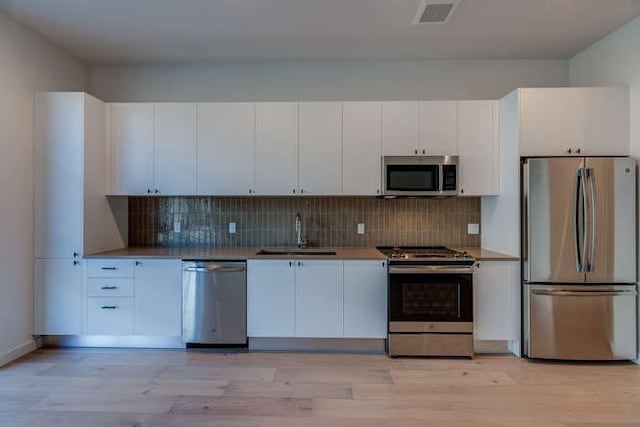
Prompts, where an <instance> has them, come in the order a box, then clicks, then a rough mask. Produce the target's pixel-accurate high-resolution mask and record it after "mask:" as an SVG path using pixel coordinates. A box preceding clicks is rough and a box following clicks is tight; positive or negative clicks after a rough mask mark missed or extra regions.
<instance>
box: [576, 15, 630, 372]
mask: <svg viewBox="0 0 640 427" xmlns="http://www.w3.org/2000/svg"><path fill="white" fill-rule="evenodd" d="M639 43H640V17H638V18H636V19H634V20H633V21H631V22H629V23H628V24H626V25H624V26H622V27H621V28H619V29H617V30H616V31H614V32H612V33H611V34H609V35H608V36H606V37H604V38H603V39H601V40H599V41H597V42H596V43H594V44H593V45H592V46H590V47H588V48H587V49H585V50H583V51H582V52H580V53H579V54H577V55H576V56H574V57H573V58H572V59H571V60H570V61H569V65H570V82H571V85H572V86H606V85H611V86H615V85H627V86H629V123H630V126H629V136H630V139H631V155H632V156H633V157H635V158H636V159H640V49H638V45H639ZM638 186H639V188H640V176H639V177H638ZM638 212H640V199H639V200H638ZM636 239H638V237H637V236H636ZM637 253H638V255H639V256H638V265H640V247H639V248H638V252H637ZM638 302H639V303H640V297H639V299H638ZM638 332H639V334H640V318H639V319H638ZM636 362H638V363H640V355H639V357H638V360H637V361H636Z"/></svg>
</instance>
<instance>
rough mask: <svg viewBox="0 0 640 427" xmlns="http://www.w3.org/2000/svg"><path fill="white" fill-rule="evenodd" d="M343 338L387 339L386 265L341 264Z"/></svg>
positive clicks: (363, 262)
mask: <svg viewBox="0 0 640 427" xmlns="http://www.w3.org/2000/svg"><path fill="white" fill-rule="evenodd" d="M344 337H345V338H386V337H387V266H386V261H345V262H344Z"/></svg>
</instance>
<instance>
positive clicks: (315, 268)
mask: <svg viewBox="0 0 640 427" xmlns="http://www.w3.org/2000/svg"><path fill="white" fill-rule="evenodd" d="M342 268H343V262H342V261H308V260H302V261H296V337H304V338H340V337H342V336H343V299H342V298H343V297H342V296H343V289H342Z"/></svg>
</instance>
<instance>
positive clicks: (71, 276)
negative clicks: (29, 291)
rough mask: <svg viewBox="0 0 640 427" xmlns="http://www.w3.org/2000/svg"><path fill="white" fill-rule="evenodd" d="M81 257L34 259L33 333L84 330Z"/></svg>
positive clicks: (84, 298) (61, 333) (73, 333)
mask: <svg viewBox="0 0 640 427" xmlns="http://www.w3.org/2000/svg"><path fill="white" fill-rule="evenodd" d="M83 263H84V261H78V264H75V261H73V260H72V259H70V258H69V259H36V260H35V263H34V283H35V289H34V302H35V304H34V305H35V307H34V311H35V313H34V314H35V326H34V334H36V335H40V334H42V335H80V334H83V333H84V306H85V300H86V297H85V292H84V286H83V280H84V274H83V270H84V264H83Z"/></svg>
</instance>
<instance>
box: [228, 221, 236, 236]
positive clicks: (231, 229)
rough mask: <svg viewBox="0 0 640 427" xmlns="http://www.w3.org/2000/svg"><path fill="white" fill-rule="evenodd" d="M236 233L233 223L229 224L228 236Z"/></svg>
mask: <svg viewBox="0 0 640 427" xmlns="http://www.w3.org/2000/svg"><path fill="white" fill-rule="evenodd" d="M235 233H236V223H235V222H230V223H229V234H235Z"/></svg>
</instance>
